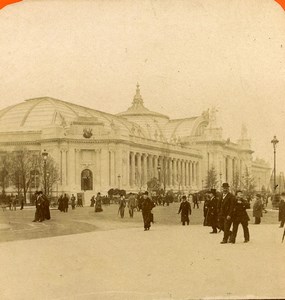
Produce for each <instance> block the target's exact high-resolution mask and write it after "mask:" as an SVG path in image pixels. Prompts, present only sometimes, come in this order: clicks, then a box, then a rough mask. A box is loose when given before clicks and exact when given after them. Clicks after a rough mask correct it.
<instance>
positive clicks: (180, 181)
mask: <svg viewBox="0 0 285 300" xmlns="http://www.w3.org/2000/svg"><path fill="white" fill-rule="evenodd" d="M181 179H182V178H181V160H180V159H177V186H178V188H179V187H181V185H182V180H181Z"/></svg>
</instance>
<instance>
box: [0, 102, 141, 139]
mask: <svg viewBox="0 0 285 300" xmlns="http://www.w3.org/2000/svg"><path fill="white" fill-rule="evenodd" d="M82 118H89V119H90V118H96V120H97V121H98V122H102V123H104V125H106V126H114V125H115V126H117V127H119V128H124V129H127V130H128V132H131V130H132V128H136V129H137V130H138V129H140V130H138V132H140V134H141V135H142V136H145V134H144V131H143V130H142V129H141V128H139V126H138V125H137V124H133V123H131V122H129V121H127V120H125V119H123V118H120V117H117V116H115V115H111V114H108V113H104V112H101V111H98V110H94V109H90V108H87V107H83V106H80V105H76V104H73V103H69V102H65V101H62V100H58V99H54V98H49V97H42V98H35V99H29V100H26V101H24V102H22V103H19V104H16V105H13V106H9V107H7V108H5V109H3V110H1V111H0V132H14V131H40V130H41V129H42V128H45V127H48V126H53V125H59V126H68V125H69V124H71V123H72V122H74V121H76V120H78V119H82Z"/></svg>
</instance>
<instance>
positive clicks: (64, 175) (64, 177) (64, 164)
mask: <svg viewBox="0 0 285 300" xmlns="http://www.w3.org/2000/svg"><path fill="white" fill-rule="evenodd" d="M61 153H62V161H61V163H62V166H61V170H62V175H61V176H62V186H63V189H64V190H65V188H66V184H67V149H62V150H61Z"/></svg>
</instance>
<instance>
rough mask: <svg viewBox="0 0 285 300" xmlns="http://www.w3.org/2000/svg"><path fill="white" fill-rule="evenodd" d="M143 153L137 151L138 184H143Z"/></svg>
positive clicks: (139, 185)
mask: <svg viewBox="0 0 285 300" xmlns="http://www.w3.org/2000/svg"><path fill="white" fill-rule="evenodd" d="M141 157H142V156H141V154H140V153H137V174H136V186H138V187H141V186H142V159H141Z"/></svg>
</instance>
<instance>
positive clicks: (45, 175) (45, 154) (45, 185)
mask: <svg viewBox="0 0 285 300" xmlns="http://www.w3.org/2000/svg"><path fill="white" fill-rule="evenodd" d="M42 156H43V159H44V188H45V195H46V194H47V158H48V153H47V152H46V150H44V151H43V153H42Z"/></svg>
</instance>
